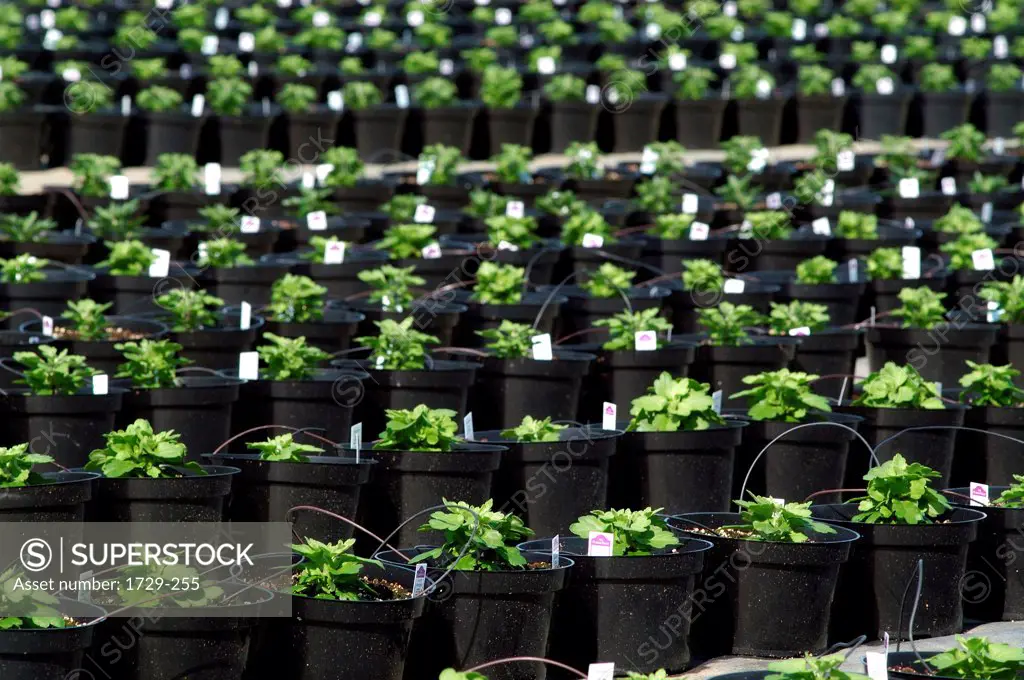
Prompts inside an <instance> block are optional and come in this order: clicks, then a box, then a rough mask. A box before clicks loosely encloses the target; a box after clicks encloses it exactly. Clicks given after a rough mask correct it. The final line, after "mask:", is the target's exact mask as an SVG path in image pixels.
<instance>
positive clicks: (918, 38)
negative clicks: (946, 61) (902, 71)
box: [903, 35, 938, 61]
mask: <svg viewBox="0 0 1024 680" xmlns="http://www.w3.org/2000/svg"><path fill="white" fill-rule="evenodd" d="M937 54H938V52H937V50H936V49H935V41H934V40H933V39H932V38H931V36H927V35H908V36H906V37H905V38H904V39H903V56H904V57H906V58H907V59H913V60H915V61H932V60H934V59H935V58H936V56H937Z"/></svg>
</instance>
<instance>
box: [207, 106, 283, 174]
mask: <svg viewBox="0 0 1024 680" xmlns="http://www.w3.org/2000/svg"><path fill="white" fill-rule="evenodd" d="M272 120H273V118H271V117H270V116H263V115H260V114H258V113H256V112H255V111H254V112H252V113H250V114H249V115H242V116H218V117H217V123H218V129H219V131H220V164H221V165H223V166H226V167H230V168H234V167H238V162H239V159H241V157H242V156H243V155H245V153H246V152H247V151H252V150H253V149H263V148H266V146H267V135H268V133H269V132H270V123H271V121H272Z"/></svg>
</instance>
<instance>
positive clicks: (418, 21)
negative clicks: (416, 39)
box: [405, 9, 423, 28]
mask: <svg viewBox="0 0 1024 680" xmlns="http://www.w3.org/2000/svg"><path fill="white" fill-rule="evenodd" d="M405 20H406V21H407V22H408V24H409V25H410V26H412V27H413V28H416V27H417V26H422V25H423V12H421V11H419V10H418V9H414V10H413V11H411V12H409V13H408V14H407V15H406V16H405Z"/></svg>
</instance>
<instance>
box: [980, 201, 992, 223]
mask: <svg viewBox="0 0 1024 680" xmlns="http://www.w3.org/2000/svg"><path fill="white" fill-rule="evenodd" d="M980 217H981V221H982V222H991V221H992V204H991V203H982V204H981V215H980Z"/></svg>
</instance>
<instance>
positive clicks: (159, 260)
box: [149, 248, 171, 278]
mask: <svg viewBox="0 0 1024 680" xmlns="http://www.w3.org/2000/svg"><path fill="white" fill-rule="evenodd" d="M153 256H154V257H155V258H156V259H155V260H154V261H153V264H151V265H149V275H150V277H153V278H163V277H164V276H167V272H169V271H170V269H171V251H169V250H164V249H163V248H153Z"/></svg>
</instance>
